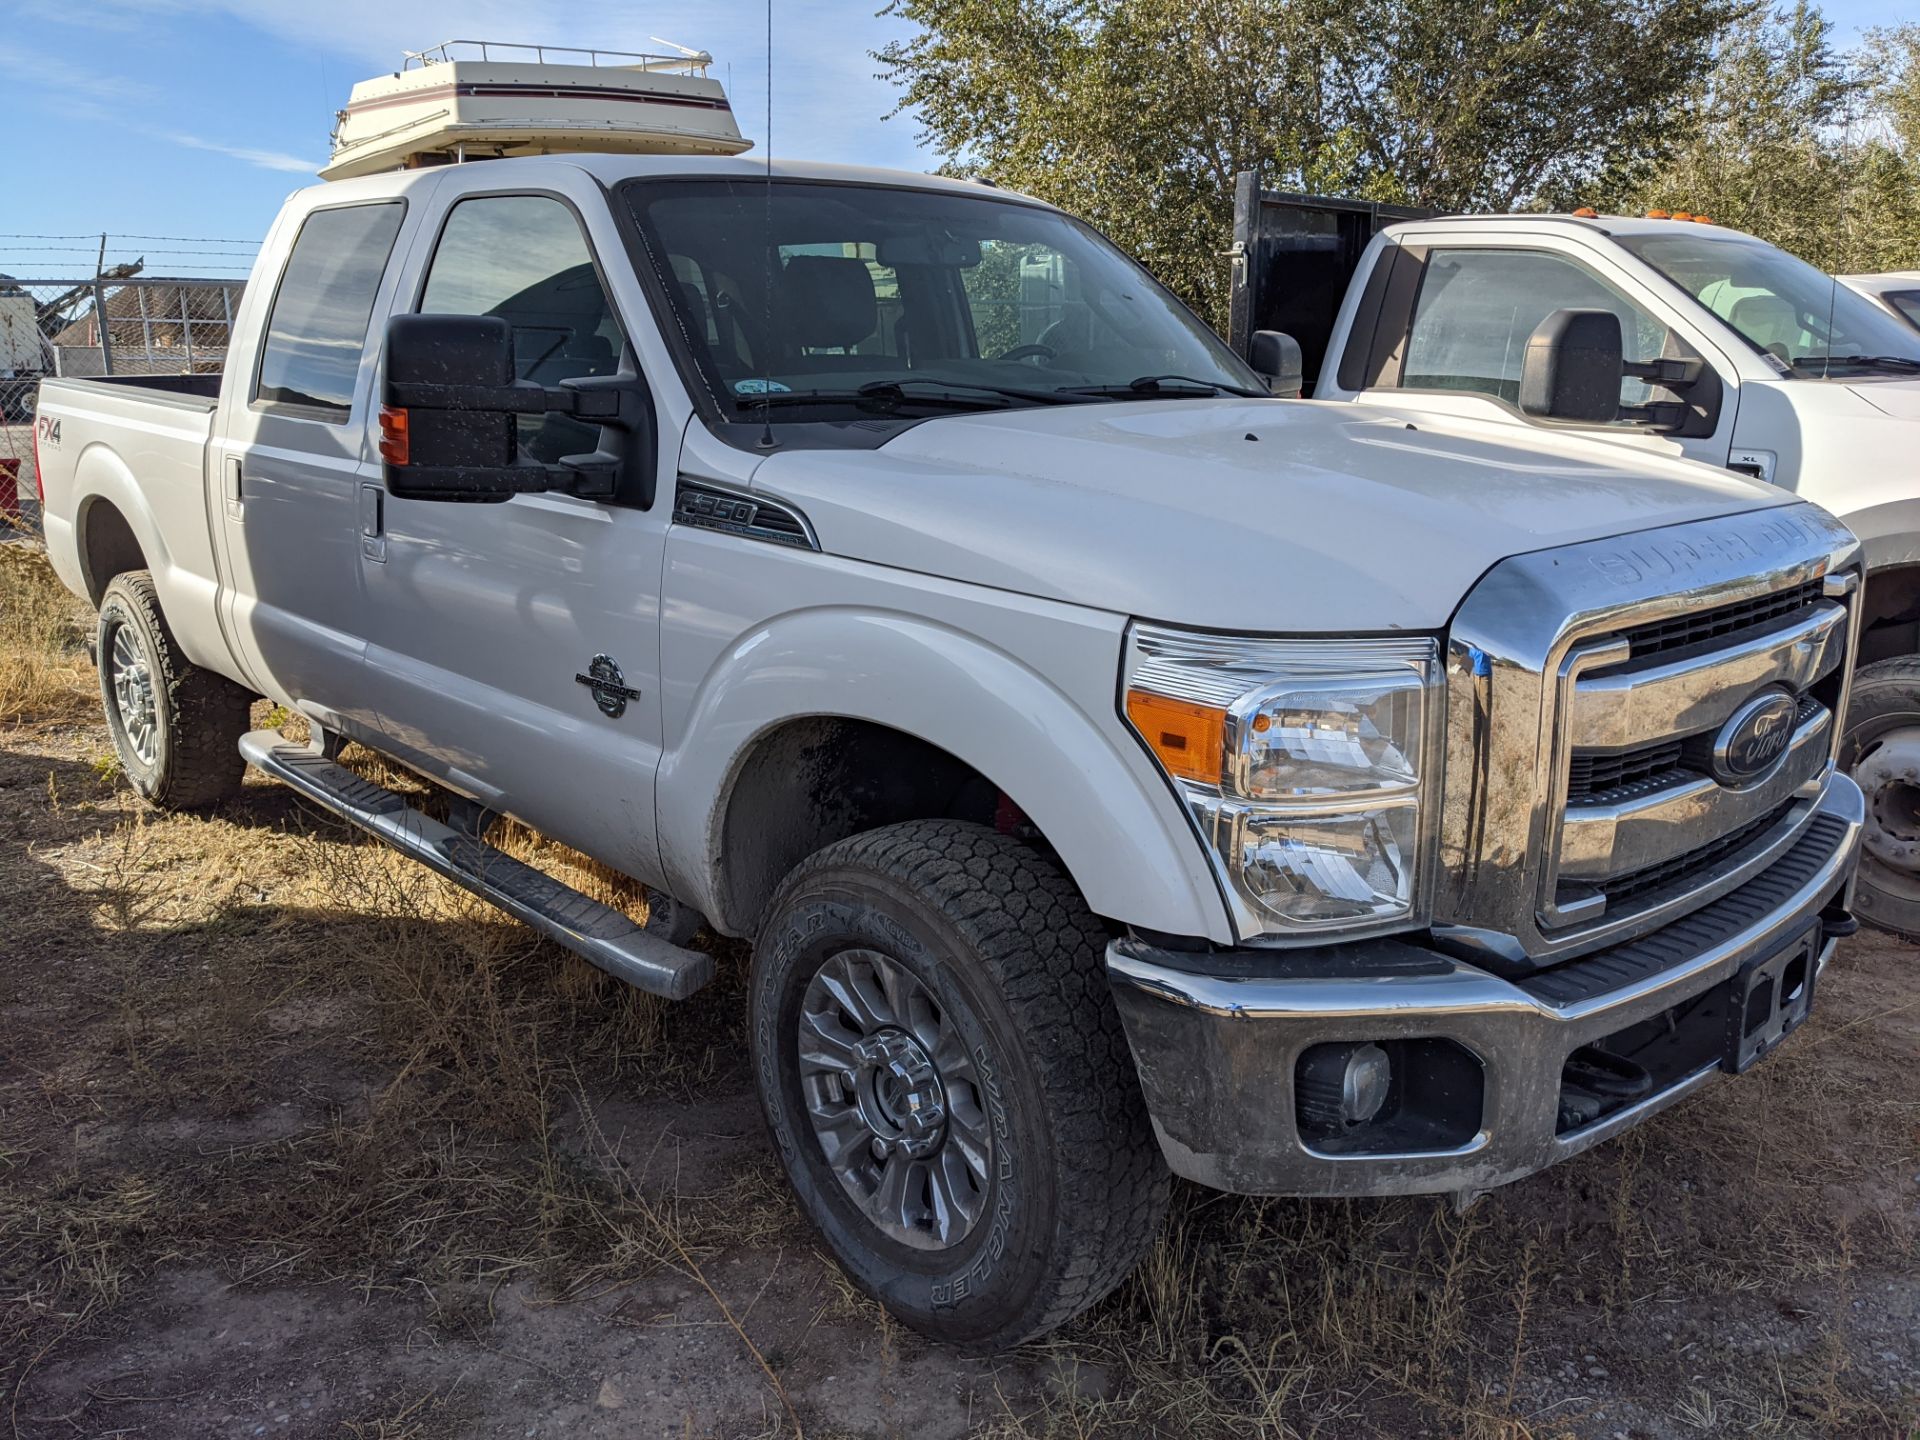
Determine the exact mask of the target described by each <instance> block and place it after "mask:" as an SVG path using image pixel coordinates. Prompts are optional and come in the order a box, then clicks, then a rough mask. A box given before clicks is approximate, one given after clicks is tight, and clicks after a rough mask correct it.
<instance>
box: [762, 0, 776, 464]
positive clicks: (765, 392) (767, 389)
mask: <svg viewBox="0 0 1920 1440" xmlns="http://www.w3.org/2000/svg"><path fill="white" fill-rule="evenodd" d="M766 216H767V218H766V226H767V279H766V294H765V295H764V296H763V297H762V298H763V299H764V300H765V302H766V310H767V324H766V328H765V329H764V330H763V331H762V332H761V333H762V334H764V335H765V336H766V340H767V353H766V355H765V356H764V357H763V358H764V359H766V360H769V361H770V360H772V358H773V0H767V184H766ZM761 368H762V369H765V370H771V369H772V368H773V367H772V366H771V365H763V366H762V367H761ZM774 444H775V441H774V438H773V376H772V375H770V374H769V375H763V376H762V377H761V379H760V448H761V449H762V450H771V449H773V447H774Z"/></svg>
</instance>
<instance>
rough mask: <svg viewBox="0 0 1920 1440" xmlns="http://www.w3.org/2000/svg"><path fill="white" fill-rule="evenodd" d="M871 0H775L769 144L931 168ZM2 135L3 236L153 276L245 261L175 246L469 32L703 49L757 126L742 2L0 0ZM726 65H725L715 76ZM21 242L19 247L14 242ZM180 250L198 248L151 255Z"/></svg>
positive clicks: (277, 187)
mask: <svg viewBox="0 0 1920 1440" xmlns="http://www.w3.org/2000/svg"><path fill="white" fill-rule="evenodd" d="M879 4H880V0H852V3H838V4H836V3H832V0H774V52H775V56H776V59H775V65H774V73H773V83H774V150H775V153H776V154H785V155H794V156H806V157H807V158H810V159H820V160H840V161H848V162H853V163H859V164H870V165H894V166H901V167H904V168H908V169H915V170H924V169H929V168H931V167H932V166H933V165H934V163H936V162H935V160H934V159H933V157H931V156H930V155H928V154H926V153H925V152H923V151H922V149H921V147H920V146H919V145H918V143H917V140H916V136H917V134H918V129H919V127H918V126H917V124H916V123H915V122H914V121H913V120H912V119H911V118H910V117H901V118H897V119H892V120H883V118H882V117H884V116H885V115H886V114H887V113H888V112H889V111H890V110H891V109H892V108H893V105H894V91H893V88H892V87H891V86H889V85H888V84H887V83H886V82H885V81H883V80H880V79H877V78H876V77H875V71H876V70H877V69H878V68H879V67H878V66H877V65H876V64H875V63H874V61H873V60H872V59H871V58H870V56H869V54H868V52H869V51H871V50H873V49H875V48H877V47H879V46H880V45H883V44H885V43H886V42H887V41H888V40H890V39H893V38H895V37H897V36H901V35H904V34H907V33H910V31H909V27H908V26H907V25H906V23H905V22H904V21H901V20H897V19H892V18H883V17H881V16H878V15H876V14H875V13H874V12H875V11H876V10H877V9H878V8H879ZM0 6H4V8H5V9H6V10H7V11H8V18H7V23H6V26H5V31H4V34H0V135H4V136H5V137H6V140H7V146H6V148H7V151H8V152H9V154H10V155H11V156H12V157H13V160H12V163H11V164H10V165H9V167H8V168H9V172H10V178H9V180H8V182H7V183H6V184H4V185H0V231H5V232H21V233H26V234H34V235H60V236H65V235H80V234H90V235H94V236H97V235H98V234H99V232H100V231H102V230H105V231H107V232H108V236H109V239H108V246H109V249H108V260H109V262H110V263H111V262H112V261H113V260H115V259H129V258H132V257H133V256H135V255H142V254H144V255H145V256H146V258H147V270H148V273H150V274H202V273H207V274H217V273H222V272H220V271H218V270H216V269H215V268H214V267H215V266H216V265H222V264H224V265H235V264H243V263H244V257H240V256H235V255H232V254H218V253H212V248H211V247H209V248H208V249H206V250H202V249H200V247H195V246H191V245H187V244H184V243H182V242H179V241H168V242H163V241H157V240H152V241H132V240H129V241H124V242H122V241H119V240H116V239H114V238H113V237H114V236H116V235H147V236H156V235H164V236H207V237H212V238H214V239H217V240H223V241H226V240H237V241H244V242H253V241H257V240H258V239H259V238H260V237H261V236H262V235H264V234H265V232H266V229H267V226H268V225H269V224H270V223H271V222H272V219H273V216H274V213H275V211H277V210H278V209H279V207H280V202H281V201H282V200H283V199H284V198H285V197H286V195H287V194H288V192H289V191H291V190H294V189H297V188H299V187H301V186H303V185H306V184H310V183H312V182H313V171H314V169H315V167H316V166H318V165H319V164H320V163H321V162H323V161H324V160H325V159H326V156H327V135H328V132H329V131H330V129H331V128H332V123H333V113H334V111H335V110H337V109H338V108H339V107H340V106H342V105H344V104H345V103H346V100H347V91H348V90H349V89H350V88H351V86H352V84H353V82H354V81H355V80H359V79H365V78H366V77H367V76H369V75H373V74H377V73H378V72H380V71H381V70H390V69H393V68H395V67H397V66H398V64H399V62H400V56H401V52H402V51H404V50H417V49H421V48H424V47H425V46H428V45H432V44H436V43H438V42H439V41H441V40H450V39H454V38H465V37H471V38H476V39H489V40H513V41H522V40H532V41H544V42H546V43H548V44H573V45H598V46H602V47H605V48H609V49H620V50H656V51H657V50H659V49H660V48H661V47H660V46H658V45H656V44H653V43H651V42H650V40H649V37H650V36H662V37H664V38H666V39H668V40H671V41H674V42H676V43H678V44H681V45H688V46H693V47H695V48H703V49H706V50H708V51H710V52H711V53H712V54H713V57H714V60H715V66H714V69H713V71H712V74H713V75H714V77H715V78H717V79H720V80H722V81H724V82H727V84H728V90H729V92H730V93H731V95H732V97H733V101H734V109H735V112H736V115H737V118H738V119H739V122H740V125H741V128H742V129H743V130H744V131H745V132H746V133H747V134H748V135H750V136H752V137H753V139H754V140H755V142H756V149H755V152H754V153H756V154H758V153H760V151H759V149H758V146H759V142H760V141H761V139H762V137H763V136H764V134H765V127H766V105H765V101H764V95H765V86H766V38H765V33H766V32H765V25H766V12H765V9H764V7H763V6H762V4H761V3H760V0H749V3H740V0H705V3H701V0H647V3H644V4H643V3H637V0H459V3H451V0H319V3H311V0H309V3H290V0H0ZM729 72H730V73H729ZM98 243H99V242H98V240H97V239H95V240H93V241H91V242H89V241H85V240H73V239H57V240H45V241H36V240H23V239H16V238H0V273H5V274H10V275H14V276H18V277H21V278H26V277H28V276H29V274H30V273H33V274H41V275H45V276H46V277H47V278H56V277H59V276H63V275H67V274H75V273H78V274H91V273H92V267H93V260H94V254H93V248H94V247H97V245H98ZM26 247H34V248H26ZM170 252H198V253H170Z"/></svg>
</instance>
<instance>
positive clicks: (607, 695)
mask: <svg viewBox="0 0 1920 1440" xmlns="http://www.w3.org/2000/svg"><path fill="white" fill-rule="evenodd" d="M573 678H574V680H575V681H576V682H577V683H578V684H581V685H584V686H586V687H587V689H589V690H591V691H592V692H593V703H594V704H596V705H598V706H599V707H600V713H601V714H602V715H604V716H606V717H607V718H608V719H609V720H618V719H619V718H620V717H621V716H622V715H624V714H626V713H627V702H628V701H629V700H638V699H639V698H640V692H639V691H638V690H634V689H631V688H630V687H629V686H628V685H627V677H626V676H625V675H622V674H621V673H620V666H619V665H618V664H617V663H616V662H615V661H614V658H613V657H612V656H611V655H596V656H594V657H593V659H592V661H591V662H589V663H588V665H587V668H586V671H585V673H584V674H580V675H576V676H574V677H573Z"/></svg>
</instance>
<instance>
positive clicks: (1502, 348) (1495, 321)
mask: <svg viewBox="0 0 1920 1440" xmlns="http://www.w3.org/2000/svg"><path fill="white" fill-rule="evenodd" d="M1555 310H1611V311H1612V312H1613V313H1614V314H1615V315H1618V316H1619V317H1620V338H1621V341H1622V344H1623V348H1624V351H1625V358H1626V359H1628V360H1630V361H1646V360H1655V359H1658V358H1660V356H1661V355H1662V354H1663V353H1664V352H1665V350H1666V348H1667V342H1668V338H1669V333H1670V332H1669V331H1668V329H1667V327H1666V326H1665V325H1663V324H1661V323H1660V322H1659V321H1658V320H1656V319H1654V318H1653V317H1652V316H1651V315H1649V314H1647V313H1646V312H1645V311H1643V310H1641V309H1640V308H1639V307H1638V306H1636V305H1634V304H1633V303H1632V302H1631V301H1629V300H1628V299H1627V298H1626V297H1625V296H1623V295H1621V294H1619V293H1618V292H1617V291H1615V290H1614V289H1613V288H1612V287H1611V286H1609V285H1607V284H1606V283H1605V282H1603V281H1602V280H1600V279H1599V277H1597V276H1595V275H1593V274H1592V273H1590V272H1589V271H1587V270H1584V269H1582V268H1581V267H1580V266H1578V265H1575V264H1574V263H1573V262H1572V261H1569V260H1563V259H1561V258H1560V257H1559V256H1557V255H1548V254H1545V253H1543V252H1541V251H1537V250H1435V251H1433V252H1432V254H1431V255H1430V256H1429V257H1428V260H1427V269H1426V275H1425V277H1424V278H1423V279H1422V280H1421V282H1420V295H1419V298H1418V299H1417V300H1416V301H1415V302H1414V309H1413V327H1412V330H1411V332H1410V334H1409V335H1408V337H1407V361H1406V366H1405V368H1404V370H1403V372H1402V375H1401V380H1400V383H1401V384H1402V385H1403V386H1406V387H1408V388H1409V389H1420V390H1471V391H1474V392H1476V393H1478V394H1482V395H1494V396H1498V397H1499V398H1500V399H1502V400H1505V401H1507V402H1508V403H1509V404H1518V403H1519V400H1520V362H1521V359H1522V357H1523V356H1524V355H1525V353H1526V348H1527V337H1528V336H1530V335H1532V334H1533V332H1534V330H1535V329H1536V328H1537V327H1538V326H1539V324H1540V322H1541V321H1542V320H1544V319H1546V318H1547V316H1548V315H1549V314H1551V313H1552V312H1553V311H1555ZM1620 390H1621V394H1620V403H1621V404H1623V405H1644V404H1646V403H1647V400H1648V398H1649V397H1650V395H1651V394H1652V390H1651V387H1649V386H1648V385H1647V384H1646V382H1645V381H1642V380H1635V379H1626V380H1623V381H1622V382H1621V387H1620Z"/></svg>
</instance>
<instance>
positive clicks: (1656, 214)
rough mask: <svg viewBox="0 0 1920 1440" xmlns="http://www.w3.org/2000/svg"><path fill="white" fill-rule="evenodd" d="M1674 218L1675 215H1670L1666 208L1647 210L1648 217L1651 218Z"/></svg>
mask: <svg viewBox="0 0 1920 1440" xmlns="http://www.w3.org/2000/svg"><path fill="white" fill-rule="evenodd" d="M1672 218H1673V216H1671V215H1669V214H1668V213H1667V212H1666V211H1665V210H1649V211H1647V219H1649V220H1671V219H1672Z"/></svg>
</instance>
